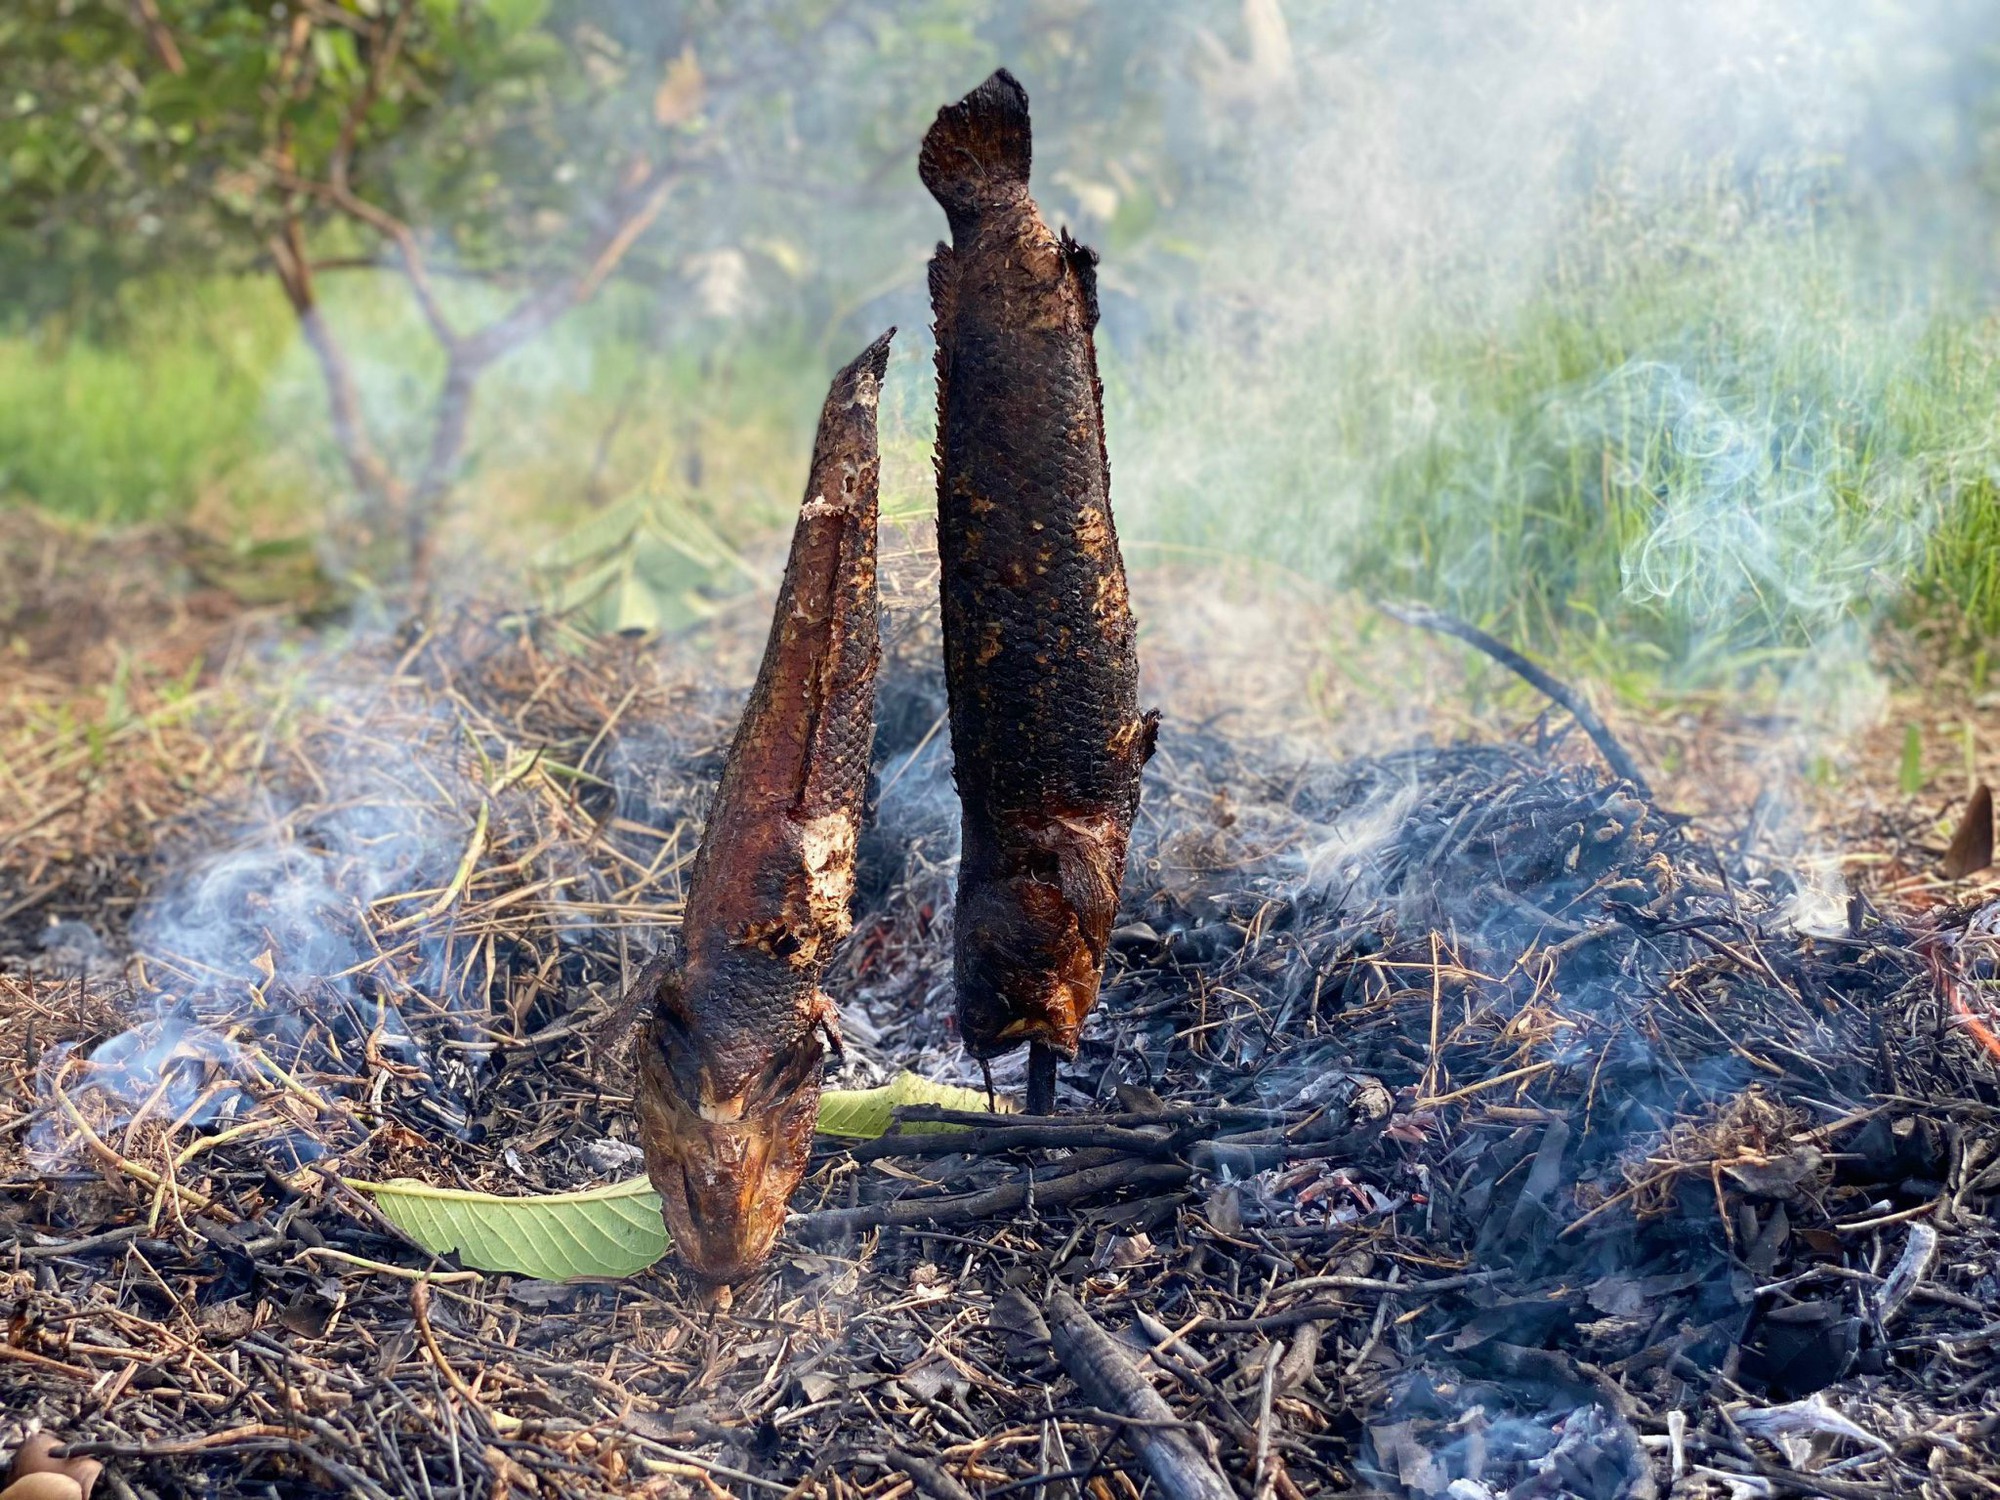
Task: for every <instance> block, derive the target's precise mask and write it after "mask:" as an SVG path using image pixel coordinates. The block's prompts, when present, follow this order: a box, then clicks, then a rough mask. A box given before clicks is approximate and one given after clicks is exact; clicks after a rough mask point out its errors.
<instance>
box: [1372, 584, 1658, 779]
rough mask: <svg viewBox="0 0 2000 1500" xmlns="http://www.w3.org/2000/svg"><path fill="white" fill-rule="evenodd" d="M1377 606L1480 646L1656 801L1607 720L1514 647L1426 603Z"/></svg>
mask: <svg viewBox="0 0 2000 1500" xmlns="http://www.w3.org/2000/svg"><path fill="white" fill-rule="evenodd" d="M1375 607H1376V608H1377V609H1379V610H1381V611H1382V613H1383V614H1385V615H1387V616H1388V617H1389V618H1390V619H1392V620H1400V621H1402V622H1403V623H1404V624H1405V625H1414V626H1416V627H1417V628H1418V629H1420V630H1435V631H1437V632H1438V633H1439V634H1441V635H1452V636H1457V637H1458V639H1460V640H1461V641H1464V642H1465V643H1466V644H1467V645H1468V646H1475V647H1477V648H1478V649H1479V650H1481V651H1483V652H1485V653H1486V654H1487V655H1488V656H1490V657H1492V658H1493V659H1494V660H1495V661H1497V662H1499V663H1500V665H1501V666H1503V667H1505V668H1507V670H1508V671H1510V672H1513V673H1515V674H1516V675H1517V676H1519V677H1521V678H1522V679H1523V680H1525V681H1526V682H1527V683H1529V684H1530V685H1531V686H1533V687H1534V688H1536V689H1537V690H1538V691H1540V692H1542V693H1543V694H1545V695H1547V696H1548V697H1550V698H1552V699H1554V700H1555V701H1556V702H1557V703H1559V704H1561V705H1562V706H1563V707H1564V708H1566V709H1568V710H1569V711H1570V714H1571V716H1572V717H1573V718H1575V720H1576V722H1577V723H1578V724H1580V725H1582V726H1583V732H1584V733H1585V734H1587V735H1589V736H1590V738H1591V742H1592V743H1593V744H1595V745H1596V746H1597V748H1598V751H1599V752H1600V753H1601V754H1602V755H1603V756H1604V763H1605V764H1606V765H1608V766H1609V767H1611V774H1612V775H1614V776H1616V777H1618V778H1619V779H1620V780H1622V781H1629V782H1630V783H1632V788H1633V790H1634V791H1636V792H1638V794H1639V795H1640V796H1641V797H1643V798H1645V799H1646V800H1647V801H1648V802H1651V801H1652V800H1653V789H1652V787H1651V786H1650V785H1649V784H1648V783H1647V781H1646V778H1645V775H1644V774H1643V773H1642V772H1641V771H1640V770H1639V766H1638V762H1636V761H1634V760H1633V759H1632V757H1631V755H1630V753H1629V752H1628V751H1627V750H1626V749H1625V747H1624V746H1623V745H1621V744H1619V743H1618V741H1617V739H1616V738H1615V737H1614V736H1613V735H1612V733H1611V731H1610V729H1608V728H1607V727H1606V726H1605V723H1604V721H1603V720H1602V719H1600V718H1598V717H1597V712H1596V710H1595V709H1593V708H1592V707H1591V706H1590V705H1589V704H1588V703H1586V702H1584V701H1583V696H1582V695H1581V694H1580V693H1578V692H1577V691H1576V689H1574V688H1572V687H1570V686H1569V685H1568V684H1567V683H1564V682H1561V681H1559V680H1558V679H1556V678H1554V677H1551V676H1550V675H1549V674H1548V673H1547V672H1544V671H1543V670H1542V669H1541V668H1540V667H1538V666H1536V665H1535V664H1534V663H1533V662H1531V661H1529V660H1528V658H1527V657H1525V656H1523V655H1522V654H1521V653H1520V652H1518V651H1516V650H1515V649H1514V648H1513V647H1512V646H1508V645H1505V644H1504V643H1502V642H1500V641H1496V640H1495V639H1494V638H1493V637H1492V636H1490V635H1488V634H1487V633H1486V632H1485V631H1483V630H1481V629H1480V628H1479V627H1478V626H1477V625H1472V624H1468V623H1467V622H1466V621H1464V620H1461V619H1459V618H1458V617H1457V616H1456V615H1448V614H1446V613H1445V612H1444V611H1443V610H1437V609H1432V608H1431V607H1430V606H1429V605H1426V604H1377V605H1376V606H1375Z"/></svg>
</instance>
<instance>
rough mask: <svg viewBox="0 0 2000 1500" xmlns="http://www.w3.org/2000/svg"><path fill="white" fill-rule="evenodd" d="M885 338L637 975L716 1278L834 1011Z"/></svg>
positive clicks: (682, 1222)
mask: <svg viewBox="0 0 2000 1500" xmlns="http://www.w3.org/2000/svg"><path fill="white" fill-rule="evenodd" d="M894 332H895V330H894V329H891V330H889V333H886V334H884V335H883V336H882V337H881V338H880V339H878V340H876V342H875V343H873V344H871V345H870V346H869V347H868V349H867V350H866V351H865V352H864V353H863V354H862V355H861V357H860V358H859V359H857V360H855V361H854V363H853V364H851V365H849V366H848V367H847V368H846V369H844V370H842V371H841V372H840V374H839V375H837V376H836V377H835V378H834V382H833V388H832V390H831V391H830V392H829V393H828V395H827V398H826V406H825V409H824V410H823V411H822V413H821V415H820V423H819V434H818V437H817V439H816V440H815V442H814V444H813V458H812V474H811V477H810V480H809V481H808V483H807V485H806V499H805V503H804V505H803V507H802V508H801V509H800V511H799V520H798V527H797V529H796V530H795V531H794V533H793V535H792V550H791V557H790V560H789V562H788V563H787V564H786V568H785V581H784V585H783V587H782V588H781V589H780V590H779V593H778V604H777V611H776V614H775V617H774V618H773V620H772V622H771V635H770V639H769V641H768V642H767V644H766V645H765V648H764V660H763V664H762V666H761V667H760V669H759V671H758V674H757V684H756V686H755V688H753V689H752V691H751V694H750V702H749V705H748V707H746V708H745V709H744V711H743V718H742V721H741V723H739V724H738V725H737V729H736V738H735V741H734V742H733V743H732V745H731V746H730V750H729V758H728V761H727V762H726V763H725V765H724V767H723V772H722V782H721V785H720V787H719V788H718V789H717V791H716V795H715V805H714V808H713V809H712V810H711V812H710V813H709V818H708V825H707V827H706V829H705V830H704V831H703V833H702V840H701V847H700V849H699V850H698V851H697V853H696V855H695V860H694V867H693V869H692V871H691V872H690V874H689V876H688V886H687V902H686V908H685V913H684V915H683V918H682V923H681V932H680V938H679V940H678V942H677V943H676V944H674V945H672V946H671V947H670V949H669V951H667V952H666V953H664V954H662V955H661V957H660V958H659V959H657V960H655V961H654V962H653V963H652V964H651V965H649V966H648V968H647V969H646V971H645V972H644V973H643V974H642V975H641V976H640V979H639V981H638V989H639V990H640V994H639V995H638V996H637V999H638V1001H639V1003H641V1004H643V1005H645V1006H646V1007H647V1022H646V1026H645V1030H644V1032H643V1035H642V1038H641V1043H640V1047H641V1051H640V1059H639V1062H640V1068H639V1090H638V1103H639V1135H640V1142H641V1144H642V1145H643V1147H644V1148H645V1153H646V1170H647V1173H648V1175H649V1176H650V1177H651V1178H652V1181H653V1186H654V1187H656V1188H657V1189H658V1190H659V1193H660V1201H661V1206H662V1213H663V1216H664V1218H665V1219H666V1223H667V1228H668V1230H669V1231H670V1232H671V1233H672V1236H673V1241H674V1245H675V1247H676V1249H677V1250H678V1251H679V1252H680V1254H681V1256H682V1258H683V1259H684V1260H685V1261H686V1262H687V1263H688V1265H689V1266H690V1267H692V1268H693V1269H694V1270H695V1271H696V1272H697V1273H699V1274H700V1275H702V1276H704V1277H706V1278H708V1279H709V1280H712V1281H725V1282H726V1281H731V1280H735V1279H737V1278H739V1277H741V1276H743V1275H745V1274H746V1273H748V1272H749V1271H751V1270H753V1269H754V1268H755V1267H756V1266H757V1265H758V1264H759V1263H760V1262H761V1261H762V1260H763V1259H764V1257H765V1256H766V1255H767V1254H769V1252H770V1249H771V1244H772V1241H773V1240H774V1239H775V1238H776V1237H777V1233H778V1229H779V1227H780V1226H781V1225H782V1224H783V1222H784V1217H785V1204H786V1201H787V1200H788V1199H789V1198H790V1197H791V1195H792V1190H793V1188H795V1187H797V1186H798V1182H799V1178H800V1176H801V1175H802V1174H803V1172H804V1170H805V1164H806V1156H807V1153H808V1152H809V1151H810V1150H811V1148H812V1133H813V1124H814V1121H815V1119H816V1118H817V1116H818V1113H819V1090H820V1074H821V1070H822V1067H823V1064H824V1060H825V1046H826V1044H827V1043H831V1044H832V1046H833V1047H834V1049H835V1050H836V1051H838V1049H839V1041H840V1038H839V1027H838V1016H839V1012H838V1011H837V1010H836V1009H835V1007H834V1005H833V1002H832V1001H831V1000H830V999H829V998H828V997H827V996H826V995H825V994H824V993H823V992H822V991H821V990H820V988H819V981H820V977H821V975H822V974H824V973H825V971H826V966H827V963H828V961H829V960H830V959H831V958H832V956H833V950H834V948H835V946H836V945H837V944H838V943H839V941H840V940H841V939H842V938H843V937H845V936H846V935H847V931H848V928H849V926H850V925H851V917H850V915H849V911H848V901H849V897H850V896H851V894H852V892H853V889H854V848H855V841H856V838H857V836H858V834H859V832H860V828H861V812H862V798H863V794H864V792H865V789H866V784H867V779H868V756H869V748H870V744H871V741H872V738H873V732H874V731H873V718H874V702H875V669H876V666H877V664H878V662H879V661H880V659H881V647H880V643H879V640H878V636H877V622H876V593H875V519H876V491H877V481H878V478H879V476H880V467H881V466H880V461H879V456H878V453H877V449H876V437H875V416H876V406H877V401H878V397H879V394H880V390H881V383H882V374H883V371H884V369H885V368H886V366H887V364H888V359H889V339H890V337H891V335H893V334H894Z"/></svg>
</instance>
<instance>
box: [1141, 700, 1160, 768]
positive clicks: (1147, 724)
mask: <svg viewBox="0 0 2000 1500" xmlns="http://www.w3.org/2000/svg"><path fill="white" fill-rule="evenodd" d="M1159 748H1160V711H1159V710H1158V709H1157V708H1149V709H1147V710H1146V712H1145V713H1144V714H1143V715H1142V716H1141V717H1140V720H1139V764H1140V765H1142V766H1143V765H1145V764H1146V762H1147V761H1149V760H1151V759H1152V758H1153V752H1154V751H1155V750H1157V749H1159Z"/></svg>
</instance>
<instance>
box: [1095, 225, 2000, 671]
mask: <svg viewBox="0 0 2000 1500" xmlns="http://www.w3.org/2000/svg"><path fill="white" fill-rule="evenodd" d="M1454 313H1455V314H1456V315H1454ZM1114 389H1116V391H1117V392H1118V401H1117V403H1116V406H1117V408H1118V411H1117V413H1116V416H1117V418H1118V419H1117V420H1115V421H1114V424H1113V431H1114V434H1115V435H1116V441H1117V447H1116V449H1115V451H1114V464H1115V465H1117V468H1118V472H1119V474H1120V483H1119V494H1120V505H1121V510H1120V516H1121V522H1122V523H1124V525H1125V526H1126V528H1127V529H1128V530H1129V531H1131V532H1133V533H1135V534H1137V535H1140V536H1153V537H1159V538H1164V539H1168V540H1171V541H1173V542H1175V543H1177V544H1180V545H1184V546H1193V547H1198V548H1207V549H1214V550H1221V551H1229V552H1242V553H1249V554H1254V555H1257V556H1260V557H1263V558H1266V559H1270V560H1273V561H1277V562H1280V563H1282V564H1284V565H1285V566H1288V567H1290V568H1293V569H1295V570H1297V571H1298V572H1301V573H1303V574H1306V575H1308V576H1311V577H1313V578H1315V579H1318V580H1321V581H1324V582H1327V583H1332V584H1339V585H1347V586H1354V587H1358V588H1360V589H1363V590H1365V591H1367V592H1369V593H1371V594H1374V595H1377V596H1384V597H1394V596H1399V595H1401V596H1415V597H1420V598H1424V599H1427V600H1430V601H1432V602H1435V603H1438V604H1441V605H1442V606H1444V607H1446V608H1449V609H1451V610H1453V611H1455V612H1457V613H1459V614H1461V615H1464V616H1467V617H1469V618H1472V619H1474V620H1477V621H1480V622H1482V623H1484V624H1485V625H1487V626H1488V627H1489V628H1491V629H1493V630H1495V631H1496V632H1497V633H1499V634H1501V635H1503V636H1506V637H1508V638H1510V639H1514V640H1516V641H1520V642H1524V643H1527V644H1529V645H1532V646H1537V647H1540V648H1543V649H1556V648H1558V647H1560V648H1561V649H1562V650H1563V651H1564V652H1565V653H1567V654H1571V655H1574V654H1576V653H1578V652H1585V653H1594V654H1596V655H1598V656H1599V657H1600V658H1601V660H1600V661H1599V663H1598V665H1599V667H1600V668H1601V669H1603V670H1607V671H1615V670H1618V669H1622V668H1637V669H1640V670H1641V671H1642V672H1643V673H1644V674H1645V675H1647V676H1649V677H1653V678H1656V679H1658V678H1664V679H1666V680H1670V681H1682V682H1697V681H1713V680H1717V679H1719V678H1724V677H1739V676H1741V674H1743V673H1744V672H1746V671H1753V670H1755V669H1757V668H1759V667H1760V666H1763V665H1765V664H1768V663H1770V662H1773V661H1781V660H1784V659H1786V658H1790V657H1794V656H1796V655H1798V654H1799V653H1802V652H1804V651H1807V650H1809V649H1811V648H1813V647H1814V646H1815V645H1817V644H1818V643H1820V642H1822V641H1824V640H1826V639H1827V638H1829V637H1831V636H1834V635H1837V634H1841V633H1846V632H1851V631H1852V630H1854V629H1855V628H1856V627H1862V628H1865V627H1867V626H1869V625H1871V624H1873V623H1875V622H1877V621H1879V620H1881V619H1882V618H1884V616H1885V615H1886V614H1887V613H1888V612H1889V611H1900V612H1902V613H1903V614H1905V615H1908V614H1910V613H1911V612H1926V611H1927V612H1929V613H1931V614H1932V615H1934V616H1937V617H1939V618H1941V619H1944V620H1948V621H1949V622H1951V623H1952V625H1953V628H1954V629H1955V630H1957V631H1959V632H1960V633H1962V634H1966V635H1974V636H1976V635H1982V634H1985V633H1988V632H1991V631H1994V630H1996V629H2000V592H1996V578H1995V571H1996V567H2000V562H1996V559H2000V508H1996V504H1995V502H1996V498H2000V492H1997V491H1996V483H1995V475H1996V453H2000V447H1997V446H1996V437H2000V427H1996V418H1997V417H2000V332H1997V331H1996V328H1995V325H1994V323H1993V321H1992V320H1991V319H1990V318H1988V317H1982V316H1980V315H1979V314H1978V313H1977V312H1976V311H1974V310H1973V309H1971V308H1969V307H1967V306H1965V305H1961V304H1958V303H1955V302H1951V301H1938V300H1933V299H1932V298H1930V297H1928V296H1926V295H1919V294H1918V293H1917V292H1915V291H1913V290H1912V289H1911V283H1910V282H1909V281H1908V280H1906V279H1904V278H1903V277H1901V276H1898V275H1894V274H1884V273H1881V272H1879V271H1875V270H1871V269H1870V267H1869V265H1868V262H1867V259H1866V257H1864V256H1862V255H1861V254H1860V253H1859V251H1858V250H1857V249H1856V247H1855V245H1854V244H1853V243H1852V242H1851V241H1850V240H1849V239H1848V238H1846V237H1845V236H1843V235H1841V234H1839V233H1837V232H1830V231H1825V230H1816V231H1815V230H1804V231H1802V230H1799V229H1796V228H1793V229H1789V230H1787V231H1785V232H1773V233H1770V234H1758V233H1745V234H1742V235H1739V236H1737V237H1736V238H1734V239H1732V240H1729V241H1726V242H1719V243H1713V244H1709V245H1705V246H1701V247H1700V248H1699V252H1698V253H1689V252H1688V250H1687V249H1686V247H1685V246H1674V247H1671V249H1670V250H1668V251H1666V252H1665V253H1663V252H1661V251H1660V250H1656V249H1652V248H1649V247H1648V246H1646V245H1645V244H1643V243H1641V244H1639V245H1637V246H1636V247H1634V248H1633V249H1632V250H1631V251H1630V252H1629V253H1628V254H1627V255H1626V256H1625V258H1624V259H1623V260H1622V262H1615V263H1613V264H1611V265H1610V266H1608V267H1607V266H1603V265H1600V266H1597V267H1594V268H1593V270H1592V271H1591V273H1590V274H1588V275H1585V274H1581V273H1575V272H1569V273H1558V274H1557V275H1555V276H1553V277H1551V278H1549V279H1548V280H1547V281H1546V282H1545V283H1543V284H1542V285H1541V286H1540V287H1539V288H1538V289H1537V290H1536V291H1535V292H1534V293H1533V294H1532V295H1530V296H1528V297H1526V298H1525V299H1521V300H1517V301H1515V302H1514V303H1512V304H1511V305H1510V306H1509V308H1508V310H1507V311H1506V312H1504V313H1502V314H1493V313H1490V312H1489V313H1482V312H1480V311H1478V310H1477V308H1476V307H1473V308H1459V309H1456V310H1453V309H1442V308H1440V306H1439V305H1437V304H1435V303H1426V302H1424V301H1422V300H1421V299H1419V300H1417V301H1416V302H1415V303H1412V302H1410V301H1409V300H1407V299H1405V300H1403V301H1401V302H1398V301H1397V300H1395V299H1390V298H1384V299H1382V300H1380V301H1379V302H1371V301H1370V299H1369V298H1367V297H1366V296H1351V295H1350V296H1344V297H1343V298H1342V299H1341V310H1340V312H1339V313H1338V314H1336V315H1333V316H1329V317H1326V318H1309V319H1304V320H1301V321H1300V323H1299V324H1298V325H1297V326H1291V327H1285V326H1272V327H1267V328H1264V329H1261V330H1259V331H1258V333H1257V336H1256V337H1255V339H1254V341H1245V340H1242V339H1240V338H1239V339H1238V340H1237V341H1236V343H1235V345H1234V347H1231V346H1230V345H1229V344H1227V343H1224V344H1221V345H1218V343H1217V342H1216V341H1214V340H1212V339H1208V340H1203V341H1201V342H1200V343H1199V344H1192V345H1189V346H1186V347H1184V348H1182V349H1181V350H1179V351H1178V352H1177V353H1176V354H1174V355H1173V356H1171V357H1170V358H1168V359H1166V360H1164V361H1160V362H1157V363H1153V364H1141V365H1127V366H1125V367H1122V368H1121V369H1120V370H1119V371H1118V372H1117V378H1116V379H1115V380H1114Z"/></svg>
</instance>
